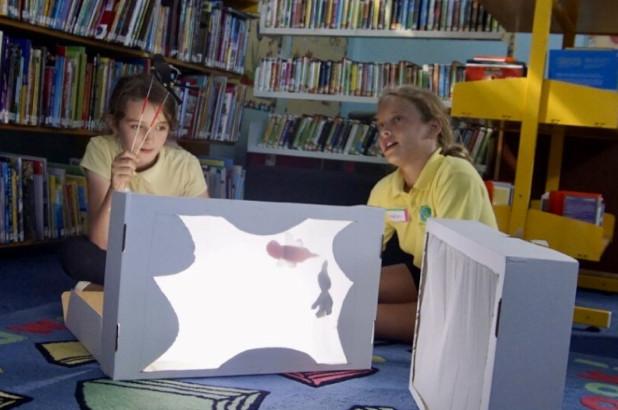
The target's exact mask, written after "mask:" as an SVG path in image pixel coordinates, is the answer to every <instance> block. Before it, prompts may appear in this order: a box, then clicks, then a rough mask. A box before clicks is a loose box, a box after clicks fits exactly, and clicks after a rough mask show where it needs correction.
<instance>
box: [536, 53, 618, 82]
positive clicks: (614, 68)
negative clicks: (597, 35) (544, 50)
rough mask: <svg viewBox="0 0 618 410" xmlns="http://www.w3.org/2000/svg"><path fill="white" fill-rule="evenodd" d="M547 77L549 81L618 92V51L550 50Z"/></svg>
mask: <svg viewBox="0 0 618 410" xmlns="http://www.w3.org/2000/svg"><path fill="white" fill-rule="evenodd" d="M547 77H548V78H549V79H551V80H559V81H566V82H569V83H575V84H581V85H587V86H590V87H596V88H602V89H606V90H612V91H616V90H618V50H609V49H608V50H603V49H567V50H550V51H549V62H548V70H547Z"/></svg>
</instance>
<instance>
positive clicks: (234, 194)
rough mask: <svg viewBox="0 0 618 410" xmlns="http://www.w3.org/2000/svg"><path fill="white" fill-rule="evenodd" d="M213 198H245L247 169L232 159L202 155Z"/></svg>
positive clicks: (201, 160)
mask: <svg viewBox="0 0 618 410" xmlns="http://www.w3.org/2000/svg"><path fill="white" fill-rule="evenodd" d="M199 160H200V163H201V164H202V171H203V172H204V177H205V178H206V184H207V185H208V195H209V196H210V197H211V198H223V199H243V198H244V195H245V176H246V170H245V169H244V168H243V167H242V165H235V164H234V161H233V160H231V159H227V158H224V159H218V158H206V157H200V158H199Z"/></svg>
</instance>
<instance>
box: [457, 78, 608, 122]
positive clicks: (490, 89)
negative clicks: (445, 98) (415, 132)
mask: <svg viewBox="0 0 618 410" xmlns="http://www.w3.org/2000/svg"><path fill="white" fill-rule="evenodd" d="M527 81H530V80H529V79H527V78H525V77H523V78H506V79H499V80H481V81H468V82H463V83H457V84H455V88H454V90H453V101H454V103H453V105H452V109H451V115H452V116H454V117H473V118H485V119H493V120H506V121H522V119H523V115H524V109H525V101H526V83H527ZM539 122H540V123H542V124H556V125H569V126H579V127H596V128H607V129H616V128H618V93H617V92H615V91H608V90H601V89H598V88H593V87H586V86H583V85H577V84H572V83H566V82H562V81H554V80H544V81H543V83H542V93H541V108H540V112H539Z"/></svg>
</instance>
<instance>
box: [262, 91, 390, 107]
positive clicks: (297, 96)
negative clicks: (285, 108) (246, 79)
mask: <svg viewBox="0 0 618 410" xmlns="http://www.w3.org/2000/svg"><path fill="white" fill-rule="evenodd" d="M253 95H254V96H255V97H260V98H285V99H289V100H310V101H335V102H355V103H366V104H375V103H377V102H378V97H359V96H355V95H341V94H313V93H289V92H278V91H276V92H273V91H259V90H254V91H253Z"/></svg>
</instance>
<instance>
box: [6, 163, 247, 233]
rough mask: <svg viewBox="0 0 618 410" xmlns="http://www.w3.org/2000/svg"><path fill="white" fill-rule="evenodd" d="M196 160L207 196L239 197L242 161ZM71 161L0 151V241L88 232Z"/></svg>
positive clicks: (83, 190) (81, 179)
mask: <svg viewBox="0 0 618 410" xmlns="http://www.w3.org/2000/svg"><path fill="white" fill-rule="evenodd" d="M199 160H200V163H201V164H202V169H203V171H204V176H205V178H206V182H207V184H208V190H209V194H210V196H211V197H212V198H228V199H242V198H243V197H244V183H245V182H244V181H245V170H244V169H243V167H242V166H240V165H234V164H233V162H232V161H231V160H227V159H225V160H219V159H211V158H199ZM77 163H79V160H75V159H74V160H72V161H71V164H58V163H52V162H48V160H47V159H46V158H43V157H35V156H28V155H19V154H12V153H0V192H1V194H0V244H9V243H16V242H24V241H40V240H49V239H60V238H63V237H66V236H71V235H81V234H86V233H87V232H88V192H87V184H86V177H85V176H84V173H83V171H82V169H81V168H80V167H79V166H78V165H73V164H77Z"/></svg>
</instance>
